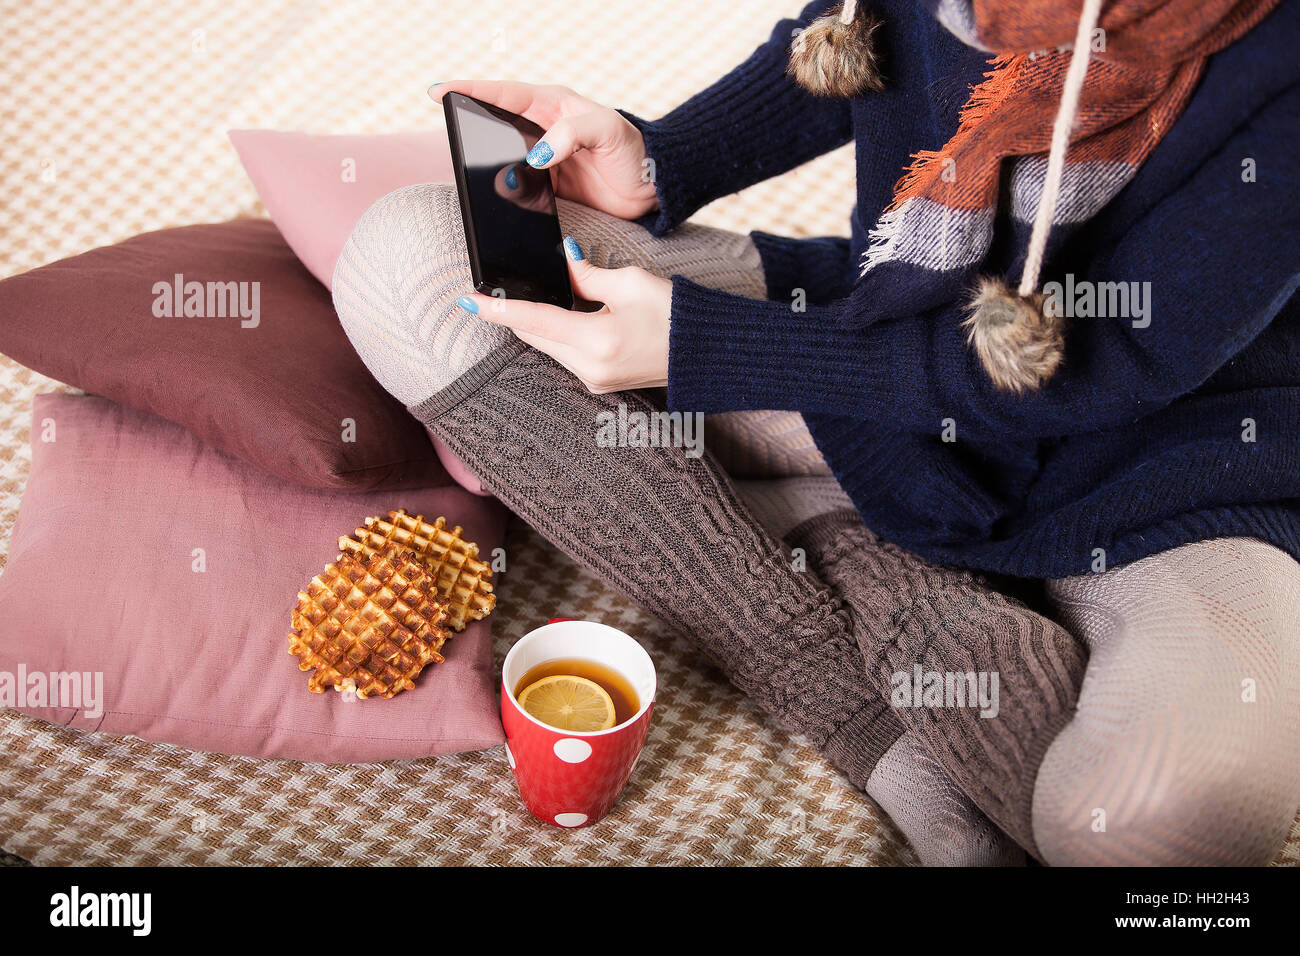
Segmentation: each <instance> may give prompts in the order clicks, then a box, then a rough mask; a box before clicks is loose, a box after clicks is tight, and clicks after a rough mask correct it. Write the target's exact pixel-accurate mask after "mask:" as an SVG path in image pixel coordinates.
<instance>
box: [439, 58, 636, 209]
mask: <svg viewBox="0 0 1300 956" xmlns="http://www.w3.org/2000/svg"><path fill="white" fill-rule="evenodd" d="M452 92H455V93H464V94H465V95H466V96H472V97H474V99H476V100H482V101H483V102H485V103H491V104H492V105H493V106H499V107H501V108H502V109H504V110H509V111H510V112H511V113H518V114H519V115H521V116H524V117H527V118H528V119H530V120H532V121H533V122H534V123H536V124H537V125H538V126H540V127H542V129H544V130H545V131H546V134H545V136H543V137H542V140H541V142H539V143H538V144H537V146H535V147H534V148H533V150H532V152H530V153H529V154H528V164H529V165H530V166H535V167H536V168H538V169H550V168H554V170H555V173H554V175H555V189H556V192H557V193H558V194H559V195H561V196H563V197H564V198H565V199H571V200H573V201H574V202H580V203H582V204H583V205H585V206H590V207H592V208H593V209H600V210H602V211H603V212H607V213H609V214H610V215H611V216H618V217H619V218H620V219H636V218H637V217H639V216H643V215H645V214H646V213H648V212H650V211H651V210H653V209H654V208H655V207H656V206H658V204H659V197H658V195H657V194H656V193H655V185H654V176H653V175H652V170H653V167H652V165H651V164H650V163H649V161H648V160H647V158H646V151H645V140H643V139H642V138H641V131H640V130H638V129H637V128H636V127H635V126H633V125H632V124H631V123H629V122H628V121H627V120H626V119H625V118H624V117H623V115H622V114H621V113H619V112H618V111H616V110H613V109H611V108H610V107H608V106H601V105H600V104H599V103H593V102H592V101H591V100H589V99H587V98H586V97H585V96H579V95H578V94H577V93H575V92H573V90H571V89H569V88H568V87H564V86H534V85H532V84H531V83H508V82H505V81H501V80H457V81H455V82H451V83H439V84H437V85H435V86H432V87H430V88H429V95H430V96H431V97H433V98H434V99H435V100H438V101H441V100H442V97H443V95H444V94H446V93H452ZM543 145H545V146H546V147H549V150H550V153H551V155H550V156H547V155H546V153H547V150H546V149H543V148H542V147H543Z"/></svg>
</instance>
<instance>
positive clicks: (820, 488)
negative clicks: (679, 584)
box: [737, 477, 1025, 866]
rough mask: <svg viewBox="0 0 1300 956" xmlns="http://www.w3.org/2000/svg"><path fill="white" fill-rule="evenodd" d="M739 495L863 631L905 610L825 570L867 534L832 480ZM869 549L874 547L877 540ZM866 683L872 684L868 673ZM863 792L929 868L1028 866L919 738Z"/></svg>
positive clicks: (897, 748) (897, 749)
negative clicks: (852, 539)
mask: <svg viewBox="0 0 1300 956" xmlns="http://www.w3.org/2000/svg"><path fill="white" fill-rule="evenodd" d="M737 487H738V488H739V490H740V493H741V496H742V497H743V498H744V499H745V501H746V503H748V504H749V506H750V510H751V511H753V512H754V515H755V517H757V518H758V520H759V522H760V523H762V525H763V526H764V527H765V528H767V529H768V530H769V531H770V532H772V534H773V535H778V536H781V537H783V538H784V540H785V542H786V543H787V544H788V545H789V546H790V547H791V548H792V549H794V553H796V554H803V555H804V556H805V557H811V559H812V562H813V567H814V568H815V570H816V571H817V572H818V573H819V574H820V575H821V577H822V578H823V580H825V581H826V582H827V583H828V584H830V585H831V587H833V588H834V589H835V590H836V592H837V593H838V594H839V595H840V596H841V597H842V598H843V599H844V600H845V602H846V603H847V604H848V605H849V607H850V608H852V610H853V615H854V619H855V622H856V624H857V625H858V626H859V627H867V628H871V629H872V630H879V629H880V628H882V627H884V626H887V625H886V622H887V620H888V618H889V616H890V615H891V613H892V612H893V611H895V610H897V609H898V607H901V605H896V606H894V607H890V606H882V605H880V604H879V600H880V598H881V596H882V595H881V592H880V591H879V590H878V589H876V588H875V587H873V586H872V585H871V584H870V583H869V582H863V581H861V580H860V579H859V578H858V577H857V575H856V574H855V567H856V566H855V565H854V563H853V562H839V563H830V564H826V563H822V562H823V561H824V560H825V559H826V558H827V556H828V555H830V554H833V553H837V552H836V549H835V547H834V545H835V542H836V539H837V538H839V537H840V535H841V534H852V533H854V529H860V528H862V519H861V518H860V517H859V516H858V513H857V511H856V510H855V509H854V507H853V502H852V501H851V500H850V499H849V498H848V496H847V495H845V494H844V492H843V491H842V490H841V489H840V486H839V484H838V483H837V482H836V481H835V479H834V478H831V477H801V478H789V479H784V480H777V481H746V482H740V483H739V484H738V486H737ZM865 546H867V547H874V546H876V545H875V542H874V539H873V540H871V541H870V543H868V544H866V545H865ZM841 550H842V549H841ZM864 584H865V585H866V586H864ZM936 598H937V599H939V600H942V598H941V597H938V596H936ZM873 602H874V603H873ZM862 680H863V681H864V682H866V683H874V678H873V677H871V676H869V675H868V674H867V673H866V669H865V667H864V668H863V671H862ZM866 790H867V795H868V796H870V797H871V798H872V799H873V800H875V801H876V803H878V804H879V805H880V807H881V808H882V809H883V810H884V811H885V812H886V813H888V814H889V816H890V819H892V820H893V821H894V823H895V824H896V825H897V826H898V828H899V829H900V830H902V831H903V834H904V835H905V836H906V837H907V839H908V842H910V843H911V844H912V847H913V849H915V850H916V853H917V856H918V857H920V859H921V862H922V863H924V864H925V865H927V866H1022V865H1024V862H1025V852H1024V850H1022V849H1021V848H1020V847H1019V846H1018V845H1016V843H1015V841H1014V840H1012V839H1011V838H1010V837H1009V836H1007V835H1006V834H1005V833H1003V832H1002V831H1001V830H999V829H998V828H997V827H996V826H995V825H994V824H993V822H992V821H990V820H989V818H988V817H987V816H985V815H984V814H983V813H981V812H980V810H979V808H978V807H976V806H975V804H974V803H973V802H972V801H971V799H970V798H969V797H968V796H967V795H966V794H965V793H964V792H963V791H962V790H961V788H960V787H959V786H958V785H957V784H956V783H954V782H953V780H952V778H951V777H950V776H949V775H948V773H947V772H946V771H945V770H944V769H943V767H942V766H941V765H940V764H939V763H938V761H936V760H935V759H934V757H933V756H931V755H930V754H929V752H928V751H927V750H926V748H925V743H924V741H923V740H922V739H921V737H920V735H919V734H918V733H917V732H916V731H914V730H909V731H908V732H906V733H904V734H903V736H901V737H900V738H899V739H898V740H897V741H896V742H895V743H894V745H893V746H892V747H890V748H889V750H888V751H887V752H886V753H885V754H884V755H883V756H882V757H881V759H880V762H879V763H877V764H876V767H875V770H874V771H872V774H871V777H870V778H869V779H868V780H867V786H866Z"/></svg>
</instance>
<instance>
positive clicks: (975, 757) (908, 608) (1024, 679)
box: [752, 478, 1086, 855]
mask: <svg viewBox="0 0 1300 956" xmlns="http://www.w3.org/2000/svg"><path fill="white" fill-rule="evenodd" d="M791 481H794V482H802V483H804V484H805V485H806V486H809V487H811V486H812V485H813V484H814V483H816V482H819V481H824V479H818V478H805V479H791ZM767 484H769V485H779V484H781V483H779V482H777V483H770V482H769V483H767ZM752 503H753V504H754V506H755V507H757V508H758V509H759V510H760V512H761V511H762V510H763V508H762V507H761V506H760V505H759V503H758V502H757V501H754V502H752ZM814 509H815V510H819V511H825V509H826V505H825V504H816V505H809V506H805V508H804V510H803V511H800V510H799V509H798V508H796V507H793V506H789V505H786V506H783V507H782V508H781V509H779V510H780V511H781V513H782V515H783V516H784V518H783V520H784V521H785V522H786V523H787V524H789V523H791V522H793V521H794V520H795V519H798V518H803V519H806V520H805V521H804V523H803V524H802V525H800V526H799V527H798V528H795V529H794V530H793V531H792V532H791V533H790V535H787V540H791V539H792V536H793V537H795V538H798V539H799V540H800V541H801V543H802V544H803V545H804V547H805V548H806V550H807V554H808V558H809V561H810V562H811V564H812V566H813V567H816V568H818V569H819V570H820V572H821V574H822V575H823V577H824V578H825V579H826V581H827V582H828V583H829V584H831V586H832V587H834V588H835V589H836V591H837V592H838V593H839V594H840V595H841V597H842V598H843V599H844V601H845V603H846V604H847V605H848V606H849V609H850V612H851V613H852V615H853V619H854V624H853V630H854V634H855V635H856V636H857V638H858V641H859V642H860V644H861V646H862V650H863V654H864V655H865V657H866V660H867V669H868V672H869V673H870V674H871V675H872V677H873V678H874V680H875V682H876V686H877V688H878V689H879V692H880V693H881V694H882V695H883V696H885V697H886V698H888V699H891V702H892V703H894V704H895V705H896V706H894V707H893V710H894V711H895V713H897V714H898V715H899V718H900V719H901V720H902V722H903V724H904V726H906V727H907V728H908V731H909V735H914V738H913V739H914V740H916V741H919V742H921V743H923V744H924V746H925V750H926V752H927V753H928V754H929V755H930V756H931V757H932V758H933V759H934V760H935V762H937V763H938V764H939V765H940V766H941V767H943V769H944V771H946V773H947V774H948V776H949V777H950V778H951V779H952V780H953V781H955V782H956V784H957V786H958V787H960V789H961V790H962V791H963V792H965V794H966V795H967V796H968V797H969V798H970V800H971V802H972V803H974V804H975V806H977V807H978V808H979V809H980V810H981V811H983V812H984V814H985V815H987V816H988V817H989V818H990V819H991V820H992V821H993V822H994V823H995V824H997V826H998V827H1000V828H1001V829H1002V830H1004V831H1005V832H1006V833H1008V834H1009V835H1010V836H1011V837H1012V838H1014V839H1015V841H1016V842H1017V843H1019V844H1020V845H1021V846H1023V847H1024V848H1025V849H1027V850H1029V851H1030V852H1031V853H1034V854H1035V855H1038V849H1037V847H1036V845H1035V843H1034V831H1033V821H1032V806H1033V792H1034V780H1035V777H1036V775H1037V773H1038V768H1039V765H1040V764H1041V762H1042V760H1043V755H1044V753H1045V752H1046V751H1047V748H1048V747H1049V746H1050V745H1051V743H1052V741H1053V740H1054V739H1055V737H1056V735H1057V734H1058V733H1059V732H1060V730H1061V728H1063V727H1064V726H1065V725H1066V724H1067V723H1068V722H1069V720H1070V718H1071V717H1072V716H1073V714H1074V704H1075V700H1076V698H1077V695H1078V688H1079V685H1080V684H1081V683H1082V681H1083V670H1084V665H1085V661H1086V655H1085V652H1084V650H1083V648H1082V646H1081V645H1080V644H1079V643H1078V642H1077V641H1076V640H1075V639H1074V638H1073V636H1071V635H1070V634H1069V633H1068V632H1067V631H1066V630H1065V629H1064V628H1062V627H1060V626H1059V625H1057V624H1055V623H1054V622H1052V621H1050V620H1048V619H1046V618H1044V617H1043V616H1042V615H1040V614H1037V613H1036V612H1034V611H1032V610H1031V609H1029V608H1027V607H1025V606H1024V605H1022V604H1020V603H1019V602H1017V601H1014V600H1012V599H1011V598H1008V597H1006V596H1004V595H1002V594H1000V593H998V592H997V591H995V590H993V589H992V588H990V587H989V586H988V585H987V584H985V583H984V582H983V581H982V580H981V579H980V578H979V577H978V576H977V575H974V574H971V573H969V572H966V571H960V570H956V569H952V568H941V567H936V566H934V565H931V564H928V563H927V562H925V561H923V560H921V559H920V558H918V557H916V556H915V555H913V554H910V553H909V552H907V551H904V550H903V549H901V548H899V547H897V546H895V545H892V544H889V543H888V542H883V541H879V540H877V539H876V537H875V535H873V534H872V533H871V532H870V531H869V530H868V529H867V528H866V527H865V526H864V525H863V524H862V521H861V519H860V518H859V517H858V516H857V514H856V512H854V511H852V510H850V508H849V507H847V506H846V507H843V508H842V509H841V510H840V511H839V512H838V513H835V512H829V513H819V514H817V515H816V516H814V517H811V518H809V517H808V514H807V512H808V511H809V510H814ZM918 670H919V671H920V677H921V681H920V684H921V687H922V689H923V690H924V688H925V687H926V686H927V684H931V685H932V684H933V682H938V684H939V688H940V693H939V697H938V698H937V704H935V703H931V702H930V701H932V700H934V698H927V697H926V696H925V694H924V693H923V694H922V699H921V700H920V701H916V700H915V699H914V694H912V693H911V691H913V690H914V689H915V687H916V685H917V683H918V682H917V680H916V673H917V671H918ZM949 675H951V677H950V676H949ZM965 675H971V679H970V680H969V681H968V680H967V678H966V677H965ZM981 675H982V676H983V680H984V681H985V684H984V686H985V688H986V689H987V690H988V691H989V692H990V693H991V691H992V690H993V687H994V686H995V685H994V684H993V680H994V678H995V677H996V680H997V684H996V688H997V698H996V702H997V707H996V715H992V708H987V709H982V708H981V707H979V706H972V705H971V703H972V701H971V698H973V697H974V696H975V695H970V697H968V698H966V700H965V702H964V703H963V701H962V699H960V698H957V697H956V695H955V693H954V694H952V695H951V699H950V695H949V694H948V685H949V683H950V682H951V684H952V687H953V691H954V692H955V691H956V690H958V689H959V686H960V689H962V690H963V691H965V690H966V689H972V682H973V684H974V688H973V689H975V690H978V688H979V682H980V680H981ZM903 689H906V690H907V691H909V693H908V694H906V695H902V694H901V691H902V690H903ZM896 690H897V691H899V692H900V693H895V691H896ZM954 704H956V706H954ZM984 713H988V714H990V716H984V715H983V714H984Z"/></svg>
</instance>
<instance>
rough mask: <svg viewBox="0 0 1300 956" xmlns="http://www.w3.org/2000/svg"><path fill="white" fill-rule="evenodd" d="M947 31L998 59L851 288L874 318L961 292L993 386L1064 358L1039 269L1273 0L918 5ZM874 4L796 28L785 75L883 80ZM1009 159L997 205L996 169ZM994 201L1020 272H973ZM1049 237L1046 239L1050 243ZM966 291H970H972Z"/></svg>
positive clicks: (861, 88) (947, 0)
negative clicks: (1011, 281)
mask: <svg viewBox="0 0 1300 956" xmlns="http://www.w3.org/2000/svg"><path fill="white" fill-rule="evenodd" d="M923 2H925V3H926V5H927V6H929V7H931V8H932V9H933V12H934V14H935V16H936V17H937V18H938V19H939V21H940V22H941V23H942V24H943V25H944V26H945V27H947V28H948V29H949V30H950V31H952V32H953V33H954V34H956V35H957V36H958V37H959V38H960V39H962V40H963V41H965V42H966V43H968V44H970V45H972V46H975V47H978V48H980V49H985V50H988V51H989V52H990V53H991V54H992V59H991V67H992V68H991V69H990V70H989V72H988V73H987V74H985V78H984V81H983V82H982V83H980V84H979V85H978V86H976V87H975V88H974V89H973V91H972V93H971V96H970V99H969V101H968V102H967V103H966V106H965V107H964V109H963V111H962V114H961V118H960V124H959V127H958V130H957V133H956V135H954V136H953V138H952V139H951V140H950V141H949V142H948V143H947V144H945V145H944V147H943V149H941V150H938V151H937V152H929V151H925V152H919V153H917V154H916V155H915V157H914V161H913V163H912V166H911V168H909V169H908V170H907V171H906V173H905V175H904V176H903V178H902V179H901V180H899V182H898V185H897V186H896V187H895V191H894V200H893V202H892V204H891V205H890V206H889V208H888V209H887V210H886V211H885V212H884V214H883V215H882V216H881V217H880V220H879V221H878V222H877V223H876V226H875V228H874V229H873V230H872V234H871V242H870V245H869V247H868V248H867V250H866V251H865V252H864V253H863V256H862V262H861V275H860V277H859V283H860V284H861V283H869V284H870V286H871V288H870V290H869V291H870V294H869V295H864V296H861V297H860V300H865V301H869V302H872V303H873V304H874V306H873V307H874V308H875V309H876V312H875V314H874V315H872V316H871V317H870V319H871V320H881V319H888V318H894V317H900V316H906V315H916V314H917V313H919V312H922V311H924V310H926V309H930V308H934V307H936V306H939V305H942V304H944V303H947V302H952V301H954V300H966V301H968V302H969V313H970V315H969V318H968V319H967V321H966V329H967V332H968V335H969V341H970V344H971V346H972V348H974V349H975V351H976V353H977V355H978V356H979V358H980V361H981V363H982V364H983V366H984V368H985V369H986V370H987V371H988V374H989V376H990V377H991V379H992V380H993V382H994V383H995V384H996V385H997V386H998V387H999V388H1002V389H1004V390H1007V391H1011V392H1016V393H1019V392H1024V391H1027V390H1030V391H1032V390H1034V389H1037V388H1039V387H1041V386H1042V385H1043V384H1045V383H1046V382H1047V381H1048V379H1050V378H1051V376H1052V374H1053V373H1054V372H1055V371H1056V369H1057V367H1058V366H1059V365H1060V364H1061V361H1062V359H1063V355H1064V328H1063V319H1062V318H1061V317H1060V316H1058V315H1054V314H1051V313H1053V312H1054V311H1055V310H1054V309H1051V308H1046V309H1045V308H1044V299H1043V296H1042V295H1041V294H1040V293H1039V289H1038V286H1039V274H1040V272H1041V270H1042V266H1043V261H1044V258H1045V257H1046V256H1047V255H1049V254H1050V253H1051V252H1052V250H1053V249H1054V248H1056V247H1057V245H1058V244H1059V242H1060V241H1061V239H1062V238H1063V234H1064V233H1066V232H1068V231H1069V229H1070V228H1071V227H1073V226H1075V225H1077V224H1079V223H1082V222H1084V221H1086V220H1088V219H1089V218H1091V217H1092V216H1094V215H1096V213H1097V212H1098V211H1099V210H1100V209H1101V208H1102V207H1103V206H1105V205H1106V204H1107V203H1108V202H1109V201H1110V200H1111V199H1112V198H1113V197H1114V196H1115V195H1116V193H1118V192H1119V191H1120V189H1122V188H1123V187H1124V185H1125V184H1126V183H1127V182H1128V181H1129V180H1130V179H1131V178H1132V177H1133V175H1134V173H1135V172H1136V171H1137V169H1138V167H1139V166H1141V164H1142V162H1143V161H1144V160H1145V159H1146V158H1147V156H1149V155H1150V153H1151V151H1152V150H1153V149H1154V148H1155V146H1156V144H1157V143H1159V142H1160V140H1161V138H1162V137H1163V136H1164V134H1165V132H1166V131H1167V130H1168V129H1169V127H1170V126H1171V125H1172V124H1173V123H1174V122H1175V121H1176V120H1177V119H1178V117H1179V116H1180V115H1181V113H1182V111H1183V109H1184V107H1185V106H1186V104H1187V101H1188V99H1189V98H1190V97H1191V94H1192V91H1193V89H1194V88H1195V86H1196V83H1197V81H1198V80H1199V79H1200V77H1201V74H1202V72H1203V70H1204V69H1205V63H1206V59H1207V58H1208V57H1209V56H1210V54H1212V53H1214V52H1216V51H1218V50H1220V49H1222V48H1224V47H1226V46H1227V45H1229V44H1230V43H1232V42H1233V41H1234V40H1236V39H1238V38H1239V37H1241V36H1242V35H1243V34H1245V33H1246V32H1247V31H1248V30H1250V29H1251V27H1253V26H1254V25H1255V24H1256V23H1258V22H1259V21H1260V20H1262V19H1263V18H1264V17H1265V16H1266V15H1267V14H1268V13H1269V12H1271V11H1272V9H1273V8H1274V7H1275V6H1277V4H1278V3H1279V2H1280V0H923ZM878 25H879V21H878V19H877V17H876V15H875V14H874V13H873V12H872V11H871V9H870V4H869V2H856V3H855V2H854V0H848V2H846V3H844V4H841V5H840V6H837V7H836V8H834V9H833V10H832V11H831V12H830V13H828V14H827V15H826V16H824V17H822V18H821V19H819V20H817V21H816V22H815V23H814V24H813V25H812V26H810V27H809V29H808V30H806V31H805V32H804V33H803V34H801V35H800V36H799V38H798V39H797V41H796V42H795V43H794V45H793V47H792V50H791V58H790V73H791V75H792V76H793V77H794V78H795V79H796V81H798V82H799V83H800V84H801V85H803V86H804V87H806V88H807V89H809V90H811V91H812V92H814V93H817V94H820V95H826V96H857V95H871V93H872V92H873V91H879V90H881V89H883V88H884V86H883V82H884V81H883V80H882V78H881V77H880V75H879V72H878V68H877V59H876V53H875V49H874V46H873V42H872V40H873V37H872V34H873V33H874V31H875V29H876V27H877V26H878ZM1004 161H1007V162H1009V163H1010V164H1011V167H1010V170H1009V178H1008V180H1007V182H1008V183H1009V195H1008V196H1007V197H1005V199H1004V200H1001V205H1000V199H1001V197H999V195H998V193H999V184H1000V182H1001V173H1002V164H1003V162H1004ZM999 208H1001V209H1002V210H1003V211H1004V212H1006V213H1009V215H1010V219H1011V222H1012V227H1013V228H1014V229H1015V230H1016V237H1015V238H1016V247H1017V248H1020V249H1023V250H1024V251H1023V255H1022V256H1021V257H1018V259H1017V265H1019V266H1020V275H1019V281H1018V283H1017V285H1016V286H1015V287H1014V288H1013V287H1012V286H1009V285H1008V283H1007V282H1006V281H1005V280H1004V279H1003V278H1002V277H987V276H985V277H981V276H980V275H979V268H980V265H981V263H982V262H983V261H984V258H985V256H986V254H987V252H988V250H989V248H990V245H991V244H992V240H993V228H994V222H995V219H996V216H997V213H998V211H999ZM1049 236H1050V238H1051V242H1049V241H1048V240H1049ZM972 290H973V292H972Z"/></svg>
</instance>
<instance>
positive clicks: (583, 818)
mask: <svg viewBox="0 0 1300 956" xmlns="http://www.w3.org/2000/svg"><path fill="white" fill-rule="evenodd" d="M555 822H556V823H558V824H559V825H560V826H562V827H580V826H582V825H583V824H584V823H586V822H587V815H586V814H585V813H557V814H556V815H555Z"/></svg>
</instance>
